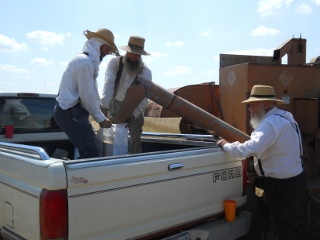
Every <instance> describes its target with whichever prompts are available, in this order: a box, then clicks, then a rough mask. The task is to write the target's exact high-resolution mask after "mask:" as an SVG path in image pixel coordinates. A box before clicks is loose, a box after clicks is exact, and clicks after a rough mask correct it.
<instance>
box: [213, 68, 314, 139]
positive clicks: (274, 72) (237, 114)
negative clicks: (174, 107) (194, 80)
mask: <svg viewBox="0 0 320 240" xmlns="http://www.w3.org/2000/svg"><path fill="white" fill-rule="evenodd" d="M219 83H220V100H221V101H220V102H221V107H222V111H223V113H224V117H225V119H224V120H225V121H226V122H228V123H229V124H231V125H233V126H235V127H236V128H238V129H240V130H241V131H243V132H245V133H250V132H251V131H252V129H251V128H250V126H249V125H248V122H249V118H250V116H249V114H248V111H246V109H247V108H246V106H243V104H241V103H240V102H241V101H243V100H244V99H246V98H247V97H248V94H250V91H251V88H252V87H253V86H254V85H256V84H263V85H271V86H273V87H274V88H275V92H276V96H277V97H278V98H281V99H282V100H284V101H285V102H286V104H284V105H279V108H282V109H284V110H287V111H290V112H291V113H293V112H294V104H293V99H294V98H315V97H318V96H319V93H320V68H318V67H310V66H294V65H263V64H252V63H246V64H238V65H234V66H229V67H226V68H220V82H219Z"/></svg>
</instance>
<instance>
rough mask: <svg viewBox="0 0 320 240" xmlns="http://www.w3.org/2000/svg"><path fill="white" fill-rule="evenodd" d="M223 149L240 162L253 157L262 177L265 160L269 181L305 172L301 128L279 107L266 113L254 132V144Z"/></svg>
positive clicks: (247, 143) (233, 145) (248, 143)
mask: <svg viewBox="0 0 320 240" xmlns="http://www.w3.org/2000/svg"><path fill="white" fill-rule="evenodd" d="M279 115H282V116H283V117H285V118H286V119H285V118H283V117H281V116H279ZM287 119H288V120H289V121H288V120H287ZM290 122H291V123H290ZM292 124H293V125H292ZM295 128H297V130H296V129H295ZM297 131H298V133H297ZM223 149H224V150H225V151H226V152H228V153H229V154H230V155H231V156H233V157H236V158H242V159H243V158H247V157H250V156H253V157H254V166H255V170H256V172H257V174H258V175H259V176H262V174H261V172H260V169H259V165H258V159H261V163H262V169H263V171H264V175H265V176H266V177H273V178H279V179H284V178H290V177H294V176H297V175H298V174H300V173H301V172H302V171H303V169H302V163H301V155H302V145H301V134H300V130H299V128H298V125H297V124H296V122H295V120H294V119H293V116H292V114H291V113H289V112H286V111H283V110H280V109H278V108H276V107H275V108H273V109H272V110H270V111H269V112H267V113H266V115H265V116H264V117H263V119H262V121H261V122H260V124H259V125H258V126H257V128H256V129H255V130H254V131H253V132H252V134H251V136H250V140H248V141H246V142H244V143H240V142H233V143H226V144H225V145H224V146H223Z"/></svg>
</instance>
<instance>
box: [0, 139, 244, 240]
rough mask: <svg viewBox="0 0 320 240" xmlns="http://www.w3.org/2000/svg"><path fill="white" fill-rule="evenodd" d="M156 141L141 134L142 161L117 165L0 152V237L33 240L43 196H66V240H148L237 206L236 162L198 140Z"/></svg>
mask: <svg viewBox="0 0 320 240" xmlns="http://www.w3.org/2000/svg"><path fill="white" fill-rule="evenodd" d="M160 135H161V134H151V133H145V134H144V137H143V149H144V153H142V154H135V155H122V156H117V157H102V158H95V159H85V160H62V159H57V158H51V157H50V156H48V157H49V159H48V160H39V159H37V157H34V156H33V155H30V154H29V153H28V154H21V151H20V154H19V155H18V154H16V152H15V151H19V147H18V148H17V149H16V150H12V149H11V150H10V151H11V152H10V151H9V152H8V151H0V192H6V193H7V194H6V195H3V194H1V196H0V202H1V203H4V204H3V206H2V207H3V208H4V209H3V212H4V213H5V215H4V216H2V217H1V218H0V224H1V231H2V232H4V233H5V234H7V235H9V236H15V235H18V236H22V237H23V238H25V239H40V234H39V233H40V232H41V229H40V225H39V222H40V221H41V219H40V215H41V214H40V209H39V204H40V201H41V193H42V192H43V190H44V189H45V190H46V191H55V190H59V189H67V205H68V217H67V219H68V239H113V240H117V239H118V240H123V239H155V238H157V237H161V236H165V235H166V234H167V233H170V232H172V231H178V230H179V231H180V230H183V229H185V228H186V227H188V226H190V225H193V224H195V223H199V222H201V221H204V220H207V219H212V218H217V217H221V215H222V214H223V212H224V210H223V203H222V202H223V200H225V199H234V200H236V201H237V207H238V208H240V207H242V206H244V205H245V203H246V197H245V196H244V194H243V187H244V186H243V178H244V176H243V165H242V164H243V162H242V161H237V160H234V159H231V158H229V157H228V156H227V155H226V153H225V152H224V151H222V150H221V149H220V148H218V147H216V146H215V142H214V141H212V139H211V140H209V139H208V138H207V139H203V138H206V137H202V138H200V137H199V138H198V137H196V136H189V135H183V136H181V135H171V134H162V136H160ZM24 137H25V136H24ZM15 139H18V136H15ZM24 140H25V141H27V140H26V138H25V139H24ZM59 141H64V140H63V139H60V140H59ZM30 143H32V141H30V142H28V144H30ZM38 143H41V141H40V142H36V144H35V145H37V144H38ZM42 144H44V143H43V142H42ZM13 146H14V144H13ZM0 149H1V148H0ZM21 199H23V201H21ZM26 217H27V218H28V221H26Z"/></svg>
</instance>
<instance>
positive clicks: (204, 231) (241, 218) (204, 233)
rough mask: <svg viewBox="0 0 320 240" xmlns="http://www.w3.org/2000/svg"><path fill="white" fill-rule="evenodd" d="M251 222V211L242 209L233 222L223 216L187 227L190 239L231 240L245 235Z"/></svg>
mask: <svg viewBox="0 0 320 240" xmlns="http://www.w3.org/2000/svg"><path fill="white" fill-rule="evenodd" d="M250 223H251V213H250V212H248V211H242V212H241V213H240V214H239V215H238V216H236V220H235V221H234V222H227V221H226V220H225V219H224V218H221V219H218V220H214V221H209V222H207V223H204V224H201V225H198V226H196V227H193V228H190V229H189V239H190V240H207V239H210V240H222V239H226V240H232V239H237V238H239V237H242V236H245V235H246V234H247V233H248V231H249V229H250Z"/></svg>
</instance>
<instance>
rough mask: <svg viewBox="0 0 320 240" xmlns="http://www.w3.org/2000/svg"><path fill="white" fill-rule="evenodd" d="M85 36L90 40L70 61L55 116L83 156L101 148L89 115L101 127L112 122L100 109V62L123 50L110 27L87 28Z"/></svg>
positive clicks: (96, 154) (95, 154)
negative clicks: (98, 80)
mask: <svg viewBox="0 0 320 240" xmlns="http://www.w3.org/2000/svg"><path fill="white" fill-rule="evenodd" d="M84 35H85V36H86V38H87V39H88V40H87V41H86V43H85V44H84V47H83V52H82V53H80V54H78V55H77V56H76V57H74V58H73V59H72V60H71V61H70V62H69V64H68V67H67V69H66V70H65V72H64V73H63V76H62V80H61V83H60V89H59V94H58V96H57V98H56V100H57V104H56V106H55V109H54V118H55V121H56V122H57V124H58V125H59V127H60V128H61V129H62V130H63V131H64V132H65V133H66V134H67V136H68V138H69V139H70V141H71V142H72V144H73V145H74V146H75V147H76V148H77V149H78V150H79V158H91V157H98V156H99V150H98V145H97V141H96V137H95V133H94V131H93V128H92V125H91V123H90V121H89V115H91V116H92V117H93V118H94V120H95V121H96V122H97V123H99V125H100V127H101V128H109V127H111V121H110V120H109V119H108V118H106V117H105V115H104V114H103V113H102V112H101V109H100V97H99V92H98V85H97V77H98V72H99V65H100V63H101V61H102V60H103V58H104V57H105V56H106V55H108V54H111V53H113V54H116V55H118V54H119V53H118V49H117V47H116V45H115V44H114V36H113V33H112V32H111V31H110V30H108V29H106V28H101V29H98V30H97V31H96V32H91V31H89V30H87V31H85V32H84Z"/></svg>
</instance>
